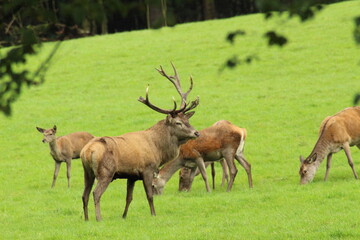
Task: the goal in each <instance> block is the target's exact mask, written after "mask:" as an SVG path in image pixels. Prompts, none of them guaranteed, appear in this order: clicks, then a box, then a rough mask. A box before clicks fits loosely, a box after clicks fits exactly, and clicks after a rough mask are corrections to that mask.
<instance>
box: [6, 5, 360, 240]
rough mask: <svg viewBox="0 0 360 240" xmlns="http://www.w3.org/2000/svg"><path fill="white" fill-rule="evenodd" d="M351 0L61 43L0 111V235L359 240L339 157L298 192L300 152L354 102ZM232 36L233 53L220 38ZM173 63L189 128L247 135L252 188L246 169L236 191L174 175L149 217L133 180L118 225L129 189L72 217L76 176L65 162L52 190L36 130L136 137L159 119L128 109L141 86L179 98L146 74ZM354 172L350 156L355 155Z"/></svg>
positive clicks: (351, 191)
mask: <svg viewBox="0 0 360 240" xmlns="http://www.w3.org/2000/svg"><path fill="white" fill-rule="evenodd" d="M359 14H360V2H359V1H350V2H344V3H340V4H333V5H329V6H326V7H325V9H324V10H323V11H322V12H321V13H319V14H318V15H317V17H316V18H315V19H314V20H311V21H309V22H306V23H303V24H301V23H300V22H299V21H298V20H296V19H293V20H291V21H284V20H285V18H282V19H273V20H271V21H265V20H264V17H263V16H262V15H261V14H255V15H248V16H243V17H235V18H230V19H223V20H216V21H207V22H199V23H190V24H183V25H177V26H176V27H173V28H163V29H160V30H143V31H134V32H126V33H120V34H111V35H107V36H96V37H89V38H83V39H77V40H70V41H65V42H64V43H62V44H61V47H60V49H59V51H58V52H57V53H56V55H55V57H54V59H53V61H52V65H51V67H50V69H49V71H48V73H47V75H46V82H45V83H44V84H43V85H41V86H39V87H33V88H31V89H26V90H25V91H23V93H22V95H21V97H20V99H19V100H18V101H17V102H16V103H15V104H14V106H13V107H14V109H13V110H14V111H13V115H12V117H10V118H6V117H4V116H0V133H1V138H0V153H1V154H0V169H1V170H0V183H1V187H0V223H1V224H0V239H95V238H96V239H111V238H112V239H359V238H360V218H359V212H360V210H359V202H360V201H359V199H360V185H359V184H360V182H359V181H356V180H354V177H353V175H352V172H351V169H350V167H349V166H348V164H347V160H346V157H345V154H344V153H343V152H340V153H338V154H336V155H334V158H333V166H332V170H331V172H330V175H329V180H328V181H327V182H323V180H322V179H323V177H324V174H325V164H324V163H323V164H322V165H321V168H320V169H319V171H318V172H317V175H316V177H315V179H314V182H313V183H311V184H308V185H306V186H300V185H299V175H298V169H299V165H300V164H299V155H300V154H302V155H304V156H305V157H306V156H307V155H308V154H309V153H310V152H311V150H312V148H313V146H314V144H315V142H316V140H317V134H318V128H319V126H320V123H321V121H322V120H323V119H324V118H325V117H326V116H328V115H332V114H335V113H336V112H338V111H340V110H342V109H344V108H345V107H348V106H351V105H352V99H353V96H354V94H355V93H356V92H358V91H360V84H359V76H360V66H359V61H360V54H359V52H360V49H359V48H358V47H356V45H355V42H354V40H353V36H352V31H353V27H354V26H353V25H354V24H353V18H354V16H358V15H359ZM236 29H242V30H245V31H246V32H247V34H246V35H245V36H244V37H241V38H240V37H239V38H237V39H236V43H235V44H234V45H231V44H229V43H228V42H226V41H225V38H226V35H227V33H228V32H229V31H233V30H236ZM272 29H276V30H278V31H279V32H280V33H283V34H284V35H286V36H287V37H288V38H289V44H288V45H287V46H286V47H284V48H282V49H279V48H277V47H271V48H269V47H267V46H266V43H265V41H266V40H265V39H264V38H263V37H262V34H263V33H264V32H265V31H266V30H272ZM52 46H53V43H48V44H45V45H44V48H43V51H42V53H41V54H39V55H38V56H37V57H36V58H31V59H30V61H29V66H32V67H34V69H35V68H36V66H37V65H38V64H39V63H40V62H41V60H42V59H44V58H45V57H46V53H48V52H49V51H50V50H51V48H52ZM234 54H239V55H240V56H245V55H248V54H257V55H258V57H259V61H256V62H254V63H253V64H251V65H243V66H239V67H238V68H236V69H233V70H225V71H223V72H219V69H220V68H221V66H222V64H223V63H224V62H225V60H226V59H227V58H229V57H232V56H233V55H234ZM170 61H172V62H174V64H175V65H176V67H177V69H178V71H179V74H180V76H181V78H182V82H183V86H184V87H187V86H189V82H188V81H189V75H190V74H191V75H192V76H193V79H194V89H193V91H192V94H191V95H190V96H189V99H192V98H194V97H195V96H197V95H198V96H200V105H199V106H198V107H197V109H196V114H195V115H194V117H193V118H192V119H191V124H192V125H193V126H194V127H196V128H197V129H202V128H205V127H208V126H210V125H211V124H213V123H214V122H215V121H217V120H220V119H226V120H229V121H231V122H232V123H234V124H236V125H238V126H241V127H244V128H246V129H247V131H248V138H247V142H246V145H245V155H246V157H247V160H248V161H249V162H250V163H251V164H252V170H253V179H254V188H253V189H248V187H247V180H246V179H247V178H246V174H245V171H244V170H243V169H242V168H241V167H240V166H239V165H238V164H237V166H238V169H239V173H238V175H237V178H236V179H235V183H234V186H233V189H232V191H231V192H230V193H227V192H226V188H225V187H223V188H222V187H221V186H220V179H221V177H220V176H221V172H220V167H219V165H217V170H218V171H217V174H218V175H217V176H218V177H217V188H216V189H215V190H214V191H213V192H211V193H207V192H206V190H205V187H204V183H203V181H202V179H200V178H199V177H198V178H196V179H195V181H194V184H193V187H192V190H191V191H190V192H188V193H179V192H178V191H177V187H178V176H177V174H176V175H174V177H173V178H172V179H171V180H170V182H169V183H168V184H167V186H166V188H165V190H164V194H163V195H162V196H156V197H155V200H154V202H155V208H156V212H157V216H156V217H151V216H150V210H149V207H148V203H147V200H146V197H145V193H144V190H143V186H142V183H141V182H137V184H136V186H135V191H134V200H133V202H132V204H131V206H130V209H129V212H128V217H127V219H126V220H123V219H122V218H121V214H122V211H123V208H124V206H125V194H126V181H125V180H117V181H114V182H113V183H111V184H110V186H109V187H108V189H107V191H106V192H105V194H104V195H103V197H102V201H101V203H102V206H101V208H102V216H103V221H102V222H100V223H98V222H96V221H95V213H94V206H93V201H92V197H91V200H90V204H89V207H90V209H89V214H90V221H89V222H84V221H83V212H82V201H81V195H82V191H83V170H82V166H81V161H80V160H75V161H74V162H73V164H72V186H71V188H70V189H68V188H67V181H66V171H65V169H66V168H65V165H63V166H62V168H61V170H60V174H59V177H58V180H57V185H56V187H55V188H54V189H51V188H50V186H51V181H52V175H53V168H54V162H53V160H52V159H51V157H50V155H49V149H48V145H45V144H43V143H42V142H41V139H42V136H41V134H40V133H39V132H37V131H36V129H35V127H36V126H39V127H43V128H50V127H52V126H53V125H54V124H56V125H57V127H58V134H59V135H65V134H67V133H70V132H74V131H89V132H90V133H92V134H94V135H96V136H105V135H107V136H116V135H120V134H122V133H125V132H130V131H137V130H143V129H146V128H148V127H150V126H152V125H153V124H155V123H156V122H157V121H158V120H161V119H163V118H164V116H163V115H161V114H158V113H155V112H154V111H152V110H150V109H149V108H147V107H145V106H144V105H143V104H141V103H139V102H138V101H137V98H138V97H139V96H140V95H142V96H144V94H145V88H146V86H147V84H150V98H151V99H152V101H153V102H154V103H155V104H156V105H159V106H161V107H163V108H170V107H172V100H171V97H172V96H175V97H176V98H177V99H178V100H179V97H177V94H176V92H175V90H174V89H173V87H172V85H171V84H169V83H168V81H167V80H166V79H165V78H162V77H161V76H160V75H159V74H158V73H157V72H156V71H155V70H154V68H155V67H158V66H159V65H163V66H164V68H165V69H166V70H167V71H168V72H169V73H171V66H170ZM352 154H353V158H354V162H355V168H356V169H357V170H358V173H359V171H360V152H359V150H358V149H357V148H352Z"/></svg>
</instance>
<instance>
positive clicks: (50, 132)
mask: <svg viewBox="0 0 360 240" xmlns="http://www.w3.org/2000/svg"><path fill="white" fill-rule="evenodd" d="M36 129H37V130H38V131H39V132H41V133H42V134H43V135H44V138H43V140H42V142H43V143H49V142H52V141H54V140H55V139H56V136H55V134H56V126H55V125H54V127H53V128H49V129H43V128H39V127H36Z"/></svg>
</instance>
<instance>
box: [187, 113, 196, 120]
mask: <svg viewBox="0 0 360 240" xmlns="http://www.w3.org/2000/svg"><path fill="white" fill-rule="evenodd" d="M194 114H195V112H194V111H192V112H188V113H185V117H186V118H187V119H189V118H191V117H192V116H193V115H194Z"/></svg>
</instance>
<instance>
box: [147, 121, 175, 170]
mask: <svg viewBox="0 0 360 240" xmlns="http://www.w3.org/2000/svg"><path fill="white" fill-rule="evenodd" d="M148 130H149V131H151V132H152V133H151V134H150V135H151V140H152V142H153V143H154V144H155V146H156V147H157V148H158V149H160V150H161V151H160V164H159V166H161V165H163V164H165V163H166V162H168V161H171V160H173V159H174V158H176V157H177V156H178V155H179V151H180V142H179V140H178V138H177V137H176V136H174V135H172V134H171V130H170V129H169V126H167V125H166V124H165V121H164V120H162V121H160V122H158V123H157V124H155V125H154V126H153V127H151V128H150V129H148Z"/></svg>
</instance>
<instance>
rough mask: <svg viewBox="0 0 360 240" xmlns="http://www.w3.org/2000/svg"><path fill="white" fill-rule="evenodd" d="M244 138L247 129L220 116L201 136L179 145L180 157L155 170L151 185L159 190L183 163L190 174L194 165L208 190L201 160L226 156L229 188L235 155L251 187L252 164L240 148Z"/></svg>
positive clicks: (157, 191)
mask: <svg viewBox="0 0 360 240" xmlns="http://www.w3.org/2000/svg"><path fill="white" fill-rule="evenodd" d="M245 138H246V130H245V129H244V128H239V127H237V126H235V125H233V124H231V123H230V122H229V121H226V120H221V121H218V122H216V123H215V124H213V125H212V126H211V127H209V128H205V129H203V130H201V131H200V137H198V138H197V139H194V140H190V141H188V142H187V143H186V144H184V145H183V146H181V148H180V154H179V157H178V158H176V159H175V160H173V161H171V162H169V163H167V164H166V165H165V166H164V167H163V168H162V169H161V170H160V171H159V173H158V174H157V176H156V178H155V179H154V181H153V189H154V191H155V193H156V194H161V193H162V191H163V188H164V186H165V184H166V182H167V181H168V180H169V179H170V178H171V176H172V175H173V174H174V173H175V172H176V171H177V170H178V169H180V168H182V167H190V168H192V172H193V173H192V174H191V175H192V178H193V176H194V173H195V169H196V166H197V167H198V168H199V170H200V173H201V175H202V177H203V179H204V181H205V186H206V189H207V191H208V192H209V191H210V187H209V183H208V181H207V176H206V171H205V166H204V161H205V162H208V161H217V160H220V159H222V158H225V160H226V163H227V165H228V168H229V172H230V181H229V183H228V187H227V191H230V190H231V188H232V185H233V183H234V179H235V176H236V174H237V171H238V170H237V169H236V166H235V163H234V158H235V159H236V160H237V161H238V162H239V163H240V164H241V166H243V168H244V169H245V171H246V173H247V175H248V182H249V187H252V176H251V165H250V164H249V163H248V162H247V161H246V160H245V157H244V154H243V150H244V144H245Z"/></svg>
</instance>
